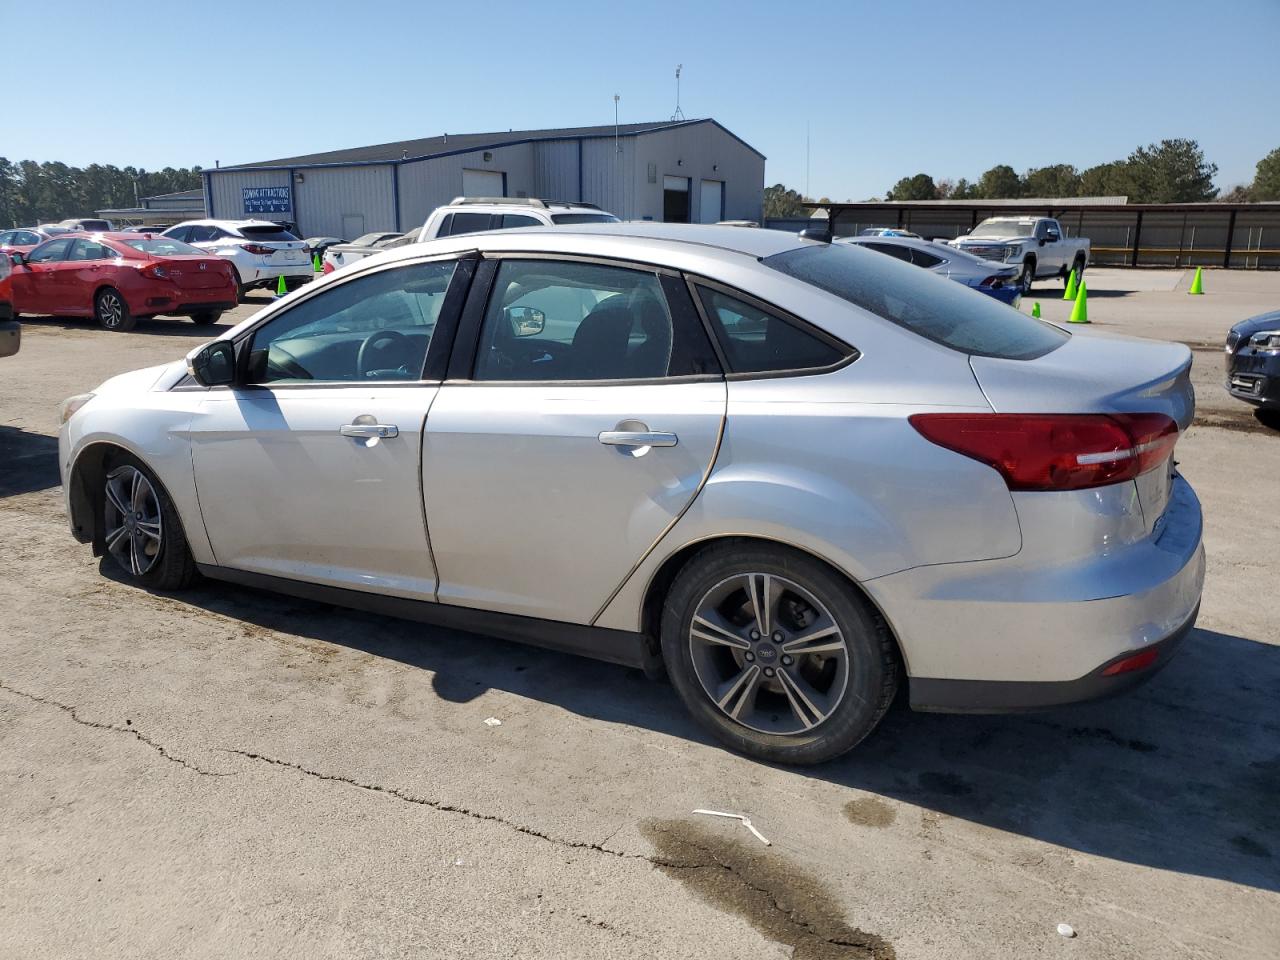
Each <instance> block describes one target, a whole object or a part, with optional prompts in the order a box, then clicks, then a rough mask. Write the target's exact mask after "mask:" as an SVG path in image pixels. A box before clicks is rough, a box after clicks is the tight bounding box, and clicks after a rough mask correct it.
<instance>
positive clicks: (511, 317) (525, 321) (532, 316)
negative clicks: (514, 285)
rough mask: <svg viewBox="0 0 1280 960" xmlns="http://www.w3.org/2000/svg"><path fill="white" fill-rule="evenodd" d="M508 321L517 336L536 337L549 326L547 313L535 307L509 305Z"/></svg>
mask: <svg viewBox="0 0 1280 960" xmlns="http://www.w3.org/2000/svg"><path fill="white" fill-rule="evenodd" d="M507 322H508V323H510V324H511V332H512V333H513V334H515V336H517V337H536V336H537V335H538V334H540V333H541V332H542V331H543V330H545V329H546V327H547V315H546V314H545V313H543V312H542V311H541V310H538V309H536V308H535V307H507Z"/></svg>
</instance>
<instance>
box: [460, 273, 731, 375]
mask: <svg viewBox="0 0 1280 960" xmlns="http://www.w3.org/2000/svg"><path fill="white" fill-rule="evenodd" d="M507 260H552V261H556V262H558V263H566V262H572V263H586V264H591V265H594V266H601V267H615V268H618V269H622V270H634V271H636V272H638V273H648V274H653V275H654V276H656V277H657V278H658V283H659V286H661V287H662V295H663V298H664V299H665V300H666V301H667V310H668V312H669V313H670V314H671V323H672V327H673V328H674V326H675V324H676V312H675V311H674V310H672V303H671V299H670V292H669V291H668V288H667V284H666V283H665V282H664V280H675V281H679V280H680V279H681V278H682V276H683V275H682V274H681V272H680V271H679V270H676V269H674V268H672V267H668V266H663V265H659V264H653V263H644V262H642V261H639V260H627V259H623V258H621V257H616V258H615V257H602V256H593V255H591V254H575V253H558V252H549V251H540V250H538V251H534V250H511V251H496V250H487V251H485V252H484V253H483V254H482V260H481V263H480V266H479V269H478V270H477V272H476V275H475V279H474V281H473V282H472V286H471V292H470V295H469V296H468V298H467V303H466V306H465V307H464V308H463V311H462V318H461V324H460V326H459V328H458V335H457V338H456V339H455V341H454V350H453V354H452V356H451V357H450V358H449V370H448V375H447V376H446V378H445V380H444V385H446V386H450V387H547V386H556V387H617V386H646V385H647V386H653V385H661V384H666V383H716V382H721V381H723V380H724V379H725V366H724V361H723V360H722V359H721V357H720V352H719V349H718V348H717V346H716V343H715V340H714V339H713V338H711V337H709V336H708V337H707V340H708V341H709V343H710V346H711V350H712V352H711V354H710V355H709V356H708V357H704V358H703V359H704V360H714V361H715V363H716V365H717V366H718V367H719V368H720V369H719V371H718V372H715V373H690V374H682V375H680V376H675V377H670V376H662V377H626V378H616V379H611V380H477V379H475V366H476V359H477V357H478V355H479V352H480V334H481V332H482V330H483V327H484V317H485V313H486V311H487V310H488V307H489V297H490V295H491V294H492V293H493V287H494V281H495V280H496V279H497V276H498V268H499V267H501V265H502V263H503V262H504V261H507ZM692 299H693V300H694V304H693V306H694V309H695V310H698V303H697V299H696V298H692ZM699 316H701V314H699ZM705 327H706V323H705V319H704V320H703V333H704V334H706V329H705ZM672 336H673V339H672V343H673V349H674V344H675V331H674V329H673V330H672Z"/></svg>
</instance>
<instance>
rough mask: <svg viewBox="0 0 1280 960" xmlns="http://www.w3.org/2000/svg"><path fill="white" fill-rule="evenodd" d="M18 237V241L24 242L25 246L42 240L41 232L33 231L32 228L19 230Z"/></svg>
mask: <svg viewBox="0 0 1280 960" xmlns="http://www.w3.org/2000/svg"><path fill="white" fill-rule="evenodd" d="M18 237H19V239H18V243H20V244H22V245H23V246H27V245H28V244H30V245H31V246H34V245H35V244H37V243H39V242H40V234H38V233H32V232H31V231H30V230H19V231H18Z"/></svg>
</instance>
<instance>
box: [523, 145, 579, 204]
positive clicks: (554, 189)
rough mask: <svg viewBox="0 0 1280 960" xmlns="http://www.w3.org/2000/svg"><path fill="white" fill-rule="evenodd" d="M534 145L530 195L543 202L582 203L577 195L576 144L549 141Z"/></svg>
mask: <svg viewBox="0 0 1280 960" xmlns="http://www.w3.org/2000/svg"><path fill="white" fill-rule="evenodd" d="M532 146H533V192H532V193H531V194H530V195H531V196H535V197H541V198H542V199H544V200H581V199H582V197H580V196H578V188H579V184H580V181H579V177H578V141H577V140H550V141H544V142H542V143H535V144H533V145H532Z"/></svg>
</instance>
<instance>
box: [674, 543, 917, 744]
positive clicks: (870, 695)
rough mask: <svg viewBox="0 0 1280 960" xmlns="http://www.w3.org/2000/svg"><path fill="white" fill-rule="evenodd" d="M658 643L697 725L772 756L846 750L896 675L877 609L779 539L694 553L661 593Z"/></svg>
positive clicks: (883, 706)
mask: <svg viewBox="0 0 1280 960" xmlns="http://www.w3.org/2000/svg"><path fill="white" fill-rule="evenodd" d="M662 652H663V658H664V660H665V662H666V666H667V672H668V673H669V674H670V676H671V680H672V683H673V684H674V685H675V688H676V690H677V692H678V693H679V694H680V698H681V699H682V700H683V701H684V703H685V706H686V707H688V709H689V711H690V712H691V713H692V714H693V715H694V717H695V719H697V720H698V722H699V723H700V724H702V726H703V727H705V728H706V729H707V730H709V731H710V732H711V733H712V734H714V735H715V736H716V737H717V738H718V739H719V740H721V741H722V742H724V743H726V744H728V745H729V746H731V747H733V748H734V749H737V750H740V751H742V752H743V753H746V754H749V755H751V756H753V757H758V758H760V759H762V760H770V761H777V762H781V763H797V764H807V763H820V762H822V761H824V760H830V759H832V758H833V757H837V756H839V755H840V754H842V753H845V752H846V751H848V750H851V749H852V748H853V747H855V746H856V745H857V744H858V743H859V742H860V741H861V740H862V739H863V738H864V737H865V736H866V735H867V734H868V733H870V732H871V731H872V730H873V729H874V728H875V726H876V724H877V723H879V721H880V718H881V717H882V716H883V715H884V712H885V711H886V710H887V709H888V708H889V704H890V702H891V701H892V700H893V694H894V691H895V690H896V688H897V683H898V664H897V658H896V655H895V650H894V645H893V641H892V639H891V638H890V636H889V633H888V629H887V628H886V626H885V624H884V622H883V620H882V619H881V618H880V617H879V615H878V614H877V613H876V612H875V611H874V610H873V609H872V608H871V607H870V606H869V605H868V604H867V602H866V601H865V600H864V599H863V598H862V597H861V596H859V595H858V594H857V592H856V591H855V590H854V589H853V588H852V587H851V586H850V584H849V583H848V582H847V581H845V580H844V579H843V578H842V577H840V576H839V575H838V574H837V573H836V572H835V571H833V570H831V569H830V568H829V567H827V566H826V565H825V564H822V563H820V562H818V561H817V560H814V559H812V558H810V557H807V556H805V555H803V554H800V553H797V552H795V551H791V550H788V549H786V548H783V547H766V546H756V545H748V546H735V545H731V544H721V545H717V546H712V547H708V548H707V549H705V550H703V551H701V552H699V553H698V554H697V555H695V556H694V558H693V559H692V560H690V561H689V563H688V565H687V566H686V567H685V568H684V569H683V570H682V571H681V572H680V575H679V577H678V578H677V579H676V581H675V584H674V585H673V586H672V589H671V592H670V593H669V594H668V596H667V603H666V605H665V612H664V615H663V621H662Z"/></svg>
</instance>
